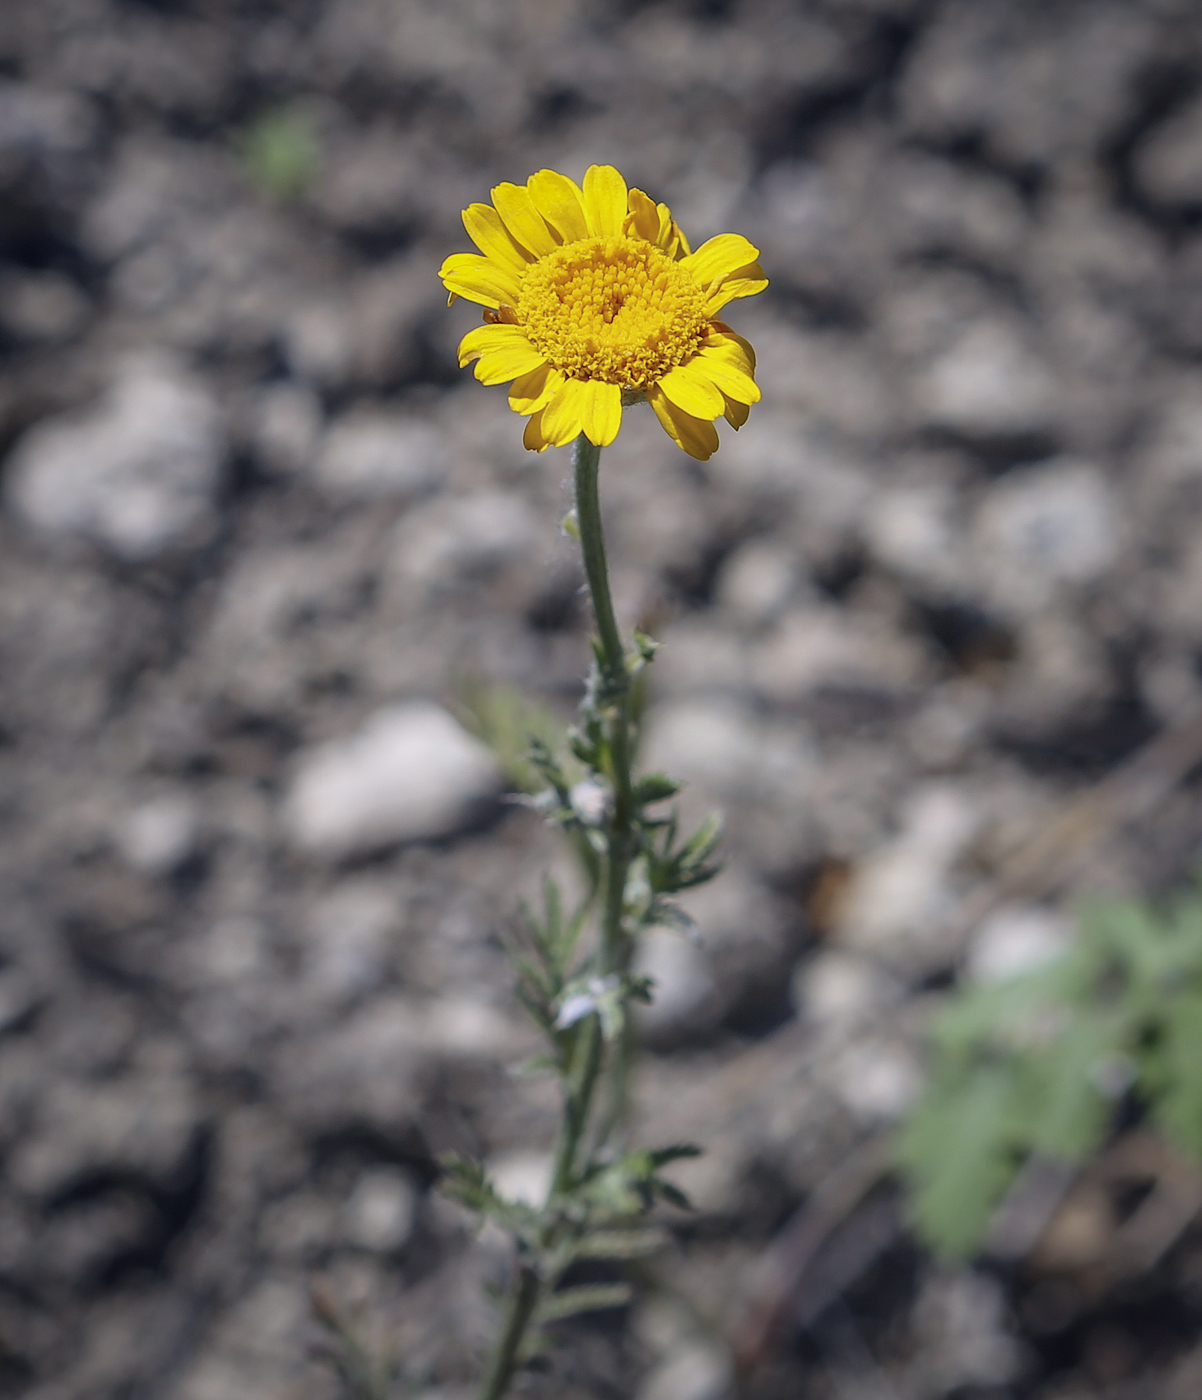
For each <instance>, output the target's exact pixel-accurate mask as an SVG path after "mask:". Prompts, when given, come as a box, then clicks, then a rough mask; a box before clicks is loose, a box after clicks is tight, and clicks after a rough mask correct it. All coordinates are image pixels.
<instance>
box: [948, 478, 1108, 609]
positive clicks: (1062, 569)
mask: <svg viewBox="0 0 1202 1400" xmlns="http://www.w3.org/2000/svg"><path fill="white" fill-rule="evenodd" d="M973 535H974V537H975V538H974V540H973V543H974V546H975V548H974V550H973V554H972V557H973V558H974V559H975V560H976V561H977V567H978V569H979V570H980V572H981V574H982V575H983V577H984V582H985V588H986V592H987V595H988V601H989V602H991V603H993V604H994V605H995V606H997V607H1000V608H1001V609H1003V610H1004V611H1006V612H1010V613H1023V612H1029V611H1031V610H1033V609H1037V608H1040V607H1043V606H1044V605H1046V603H1047V602H1048V601H1049V599H1050V598H1051V597H1052V596H1053V594H1054V593H1055V592H1056V591H1057V590H1058V589H1059V588H1062V587H1064V586H1066V585H1073V584H1084V583H1088V582H1090V581H1091V580H1092V579H1095V578H1097V577H1099V575H1101V574H1102V573H1104V572H1105V570H1106V569H1107V568H1108V567H1109V566H1110V565H1111V564H1112V563H1113V562H1114V560H1115V558H1116V557H1117V555H1118V553H1119V551H1120V548H1121V546H1122V530H1121V525H1120V516H1119V507H1118V502H1117V501H1116V500H1115V497H1114V494H1113V492H1112V491H1111V489H1110V487H1109V485H1108V484H1107V482H1106V479H1105V477H1103V475H1102V473H1101V471H1100V470H1099V469H1098V468H1097V467H1095V466H1093V465H1092V464H1091V463H1088V462H1082V461H1077V460H1075V459H1071V458H1054V459H1053V460H1051V461H1049V462H1046V463H1043V464H1041V465H1040V466H1038V467H1033V468H1028V469H1027V470H1024V471H1016V472H1013V473H1011V474H1010V475H1008V476H1006V477H1004V478H1003V479H1002V480H1001V481H999V482H998V483H997V485H996V486H994V487H993V489H992V490H991V491H990V493H989V495H988V496H987V497H986V498H985V500H984V502H983V503H982V505H981V508H980V510H979V512H978V514H977V518H976V521H975V523H974V528H973Z"/></svg>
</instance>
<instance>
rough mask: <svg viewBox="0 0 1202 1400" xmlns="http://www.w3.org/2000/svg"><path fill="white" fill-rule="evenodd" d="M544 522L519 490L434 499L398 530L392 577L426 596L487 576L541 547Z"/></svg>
mask: <svg viewBox="0 0 1202 1400" xmlns="http://www.w3.org/2000/svg"><path fill="white" fill-rule="evenodd" d="M545 534H546V531H545V528H544V526H543V524H542V523H541V522H540V521H539V520H538V519H537V518H536V517H535V515H534V512H533V511H532V510H531V509H530V507H529V506H528V505H527V504H526V502H525V501H524V500H523V499H522V498H521V497H520V496H517V495H515V494H514V493H513V492H508V491H493V490H487V491H477V492H475V493H474V494H473V495H470V496H460V497H453V498H446V499H440V500H434V501H429V502H427V503H425V504H423V505H420V506H418V507H416V508H415V509H414V510H411V511H408V512H407V513H406V514H405V516H404V517H403V518H402V520H401V522H400V524H399V525H398V526H397V531H396V535H395V536H394V541H393V547H392V551H391V555H390V559H389V576H390V578H391V580H392V581H393V583H394V585H396V586H399V588H400V590H401V591H402V592H403V593H405V592H408V593H417V594H418V596H423V595H425V594H427V593H431V592H436V591H437V590H439V589H443V588H453V587H454V586H455V585H456V584H459V583H460V582H462V581H463V580H464V579H466V578H470V579H473V580H479V579H483V578H487V577H488V576H489V575H490V574H492V573H494V572H495V571H496V570H498V569H500V568H502V567H503V566H504V565H506V564H510V563H513V562H515V561H517V560H520V559H522V558H524V557H527V556H528V555H529V554H530V552H531V551H532V550H534V549H537V548H539V547H540V543H541V542H542V540H543V539H544V537H545Z"/></svg>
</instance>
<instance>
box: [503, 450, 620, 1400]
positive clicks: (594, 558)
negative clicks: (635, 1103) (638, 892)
mask: <svg viewBox="0 0 1202 1400" xmlns="http://www.w3.org/2000/svg"><path fill="white" fill-rule="evenodd" d="M572 460H573V467H574V471H575V484H576V520H577V525H578V528H579V531H580V547H581V552H582V554H583V556H584V572H585V575H586V576H587V578H588V586H589V594H590V595H591V597H592V601H593V616H594V617H595V619H596V622H597V639H598V642H599V643H600V647H599V657H598V672H599V674H598V677H597V694H596V697H595V704H596V707H597V710H598V711H599V712H600V713H601V714H602V715H603V716H604V723H605V728H606V740H607V743H608V746H609V757H610V766H611V769H612V772H611V777H612V780H613V809H612V811H611V813H610V817H609V821H608V823H607V829H606V860H605V880H604V898H603V902H602V909H601V928H600V945H601V956H600V972H601V975H602V976H607V975H609V974H610V973H613V972H618V973H624V972H626V971H627V970H628V969H629V966H630V959H631V955H632V953H633V947H632V945H631V940H630V938H629V937H628V936H627V933H626V930H625V929H624V928H623V925H622V914H623V901H624V899H625V894H626V880H627V876H628V875H629V873H630V862H631V858H632V856H633V853H634V796H633V788H634V784H633V779H632V776H631V771H630V765H631V744H630V717H631V716H630V674H629V672H628V670H627V667H626V653H625V651H624V650H623V647H622V638H621V634H620V633H619V631H618V621H617V617H616V615H615V613H614V604H613V595H612V594H611V593H610V588H609V565H608V563H607V561H606V557H605V536H604V534H603V532H602V529H601V499H600V493H599V490H598V482H597V476H598V466H599V464H600V461H601V449H600V448H599V447H594V446H593V444H592V443H591V442H589V440H588V439H587V438H586V437H584V436H581V437H578V438H577V439H576V444H575V449H574V452H573V459H572ZM581 1034H582V1039H583V1044H582V1046H581V1058H580V1061H579V1068H578V1070H577V1072H576V1073H575V1074H574V1075H573V1082H572V1083H570V1084H569V1085H568V1086H567V1092H566V1094H565V1098H564V1114H563V1124H562V1126H561V1128H560V1132H559V1140H558V1142H557V1143H556V1145H555V1162H554V1168H553V1170H552V1175H551V1186H550V1189H549V1191H548V1195H547V1206H548V1208H550V1207H551V1205H552V1202H553V1201H554V1199H555V1197H556V1196H559V1195H563V1194H567V1193H568V1192H570V1191H571V1190H572V1188H573V1186H574V1184H575V1181H576V1163H577V1158H578V1157H579V1156H580V1149H581V1144H582V1143H583V1141H584V1138H585V1134H586V1133H587V1132H588V1131H589V1127H590V1123H591V1122H592V1119H593V1116H594V1115H593V1100H594V1098H595V1097H596V1090H597V1083H598V1080H599V1079H600V1076H601V1070H602V1068H603V1066H604V1062H605V1043H604V1040H603V1038H602V1035H601V1027H600V1025H599V1023H598V1020H597V1017H595V1016H590V1017H588V1018H587V1020H586V1021H585V1022H584V1024H583V1025H582V1027H581ZM618 1059H619V1064H618V1068H619V1070H620V1069H621V1067H622V1066H623V1065H624V1063H625V1056H624V1055H619V1057H618ZM612 1097H613V1099H614V1102H613V1104H612V1105H611V1106H610V1113H609V1118H610V1119H611V1120H612V1119H613V1116H614V1110H615V1108H618V1106H619V1105H620V1104H621V1103H622V1102H623V1101H624V1089H623V1086H622V1085H621V1084H620V1083H619V1084H618V1085H617V1086H615V1090H614V1094H613V1096H612ZM548 1215H550V1209H548ZM550 1242H551V1241H550V1239H549V1238H548V1239H546V1240H544V1243H546V1244H549V1243H550ZM546 1286H547V1285H546V1283H545V1281H544V1280H543V1279H542V1278H540V1276H539V1274H538V1273H537V1271H536V1270H534V1269H533V1268H531V1267H530V1266H529V1265H523V1267H522V1270H521V1276H520V1278H519V1281H518V1286H517V1290H516V1291H515V1293H514V1295H513V1298H512V1300H511V1302H510V1307H509V1313H508V1315H507V1317H506V1320H505V1327H504V1330H503V1332H502V1334H501V1339H500V1341H499V1342H498V1344H497V1349H496V1352H495V1354H494V1356H493V1361H492V1365H491V1367H490V1369H489V1374H488V1378H487V1380H486V1381H485V1384H484V1387H483V1388H482V1390H481V1392H480V1400H502V1397H503V1396H504V1395H505V1394H506V1392H507V1391H508V1389H509V1385H510V1383H511V1381H512V1380H513V1374H514V1371H515V1370H516V1369H517V1364H518V1358H519V1356H520V1354H521V1347H522V1342H523V1340H524V1338H525V1335H526V1332H527V1329H528V1328H529V1326H530V1324H531V1321H532V1320H533V1318H534V1315H535V1313H536V1311H537V1308H538V1304H539V1302H540V1300H541V1298H542V1293H543V1289H544V1287H546Z"/></svg>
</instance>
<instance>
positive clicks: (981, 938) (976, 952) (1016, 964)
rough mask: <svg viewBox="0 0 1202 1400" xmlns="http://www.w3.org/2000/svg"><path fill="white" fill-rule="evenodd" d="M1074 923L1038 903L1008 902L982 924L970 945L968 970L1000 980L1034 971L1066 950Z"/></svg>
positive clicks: (977, 978)
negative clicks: (1009, 903)
mask: <svg viewBox="0 0 1202 1400" xmlns="http://www.w3.org/2000/svg"><path fill="white" fill-rule="evenodd" d="M1072 937H1073V923H1072V920H1071V919H1068V918H1066V917H1065V916H1064V915H1063V914H1059V913H1057V912H1055V911H1054V910H1052V909H1048V908H1045V907H1043V906H1041V905H1037V904H1023V905H1008V906H1006V907H1005V908H1002V909H998V910H996V911H995V912H994V913H993V914H991V915H990V916H989V918H988V919H986V920H985V922H984V923H983V924H982V925H981V927H980V928H979V929H978V930H977V933H976V935H975V936H974V938H973V940H972V943H971V945H970V946H969V949H968V958H967V965H966V971H967V973H968V976H969V977H970V978H971V979H972V980H973V981H976V982H1000V981H1004V980H1005V979H1006V978H1008V977H1017V976H1019V975H1020V974H1021V973H1024V972H1033V971H1034V970H1035V969H1036V968H1039V967H1044V966H1046V965H1047V964H1048V963H1049V962H1052V961H1053V960H1054V959H1056V958H1058V957H1059V956H1060V955H1061V954H1062V953H1064V952H1066V951H1067V950H1068V949H1069V947H1070V946H1071V944H1072Z"/></svg>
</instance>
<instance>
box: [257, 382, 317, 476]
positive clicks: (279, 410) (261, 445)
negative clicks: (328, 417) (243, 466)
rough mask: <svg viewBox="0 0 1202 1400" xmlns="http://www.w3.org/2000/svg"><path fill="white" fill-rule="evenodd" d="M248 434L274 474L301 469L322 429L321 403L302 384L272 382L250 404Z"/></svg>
mask: <svg viewBox="0 0 1202 1400" xmlns="http://www.w3.org/2000/svg"><path fill="white" fill-rule="evenodd" d="M249 417H250V422H249V424H248V427H249V436H250V440H251V444H252V446H253V447H254V450H255V454H256V456H257V457H258V459H259V462H260V464H261V465H262V466H263V467H264V468H265V469H266V470H267V471H268V472H270V473H272V474H273V475H280V476H283V475H289V474H291V473H292V472H295V471H298V470H299V469H300V468H301V467H303V466H304V465H305V464H306V463H307V462H308V461H309V460H310V458H311V457H312V455H313V450H314V447H315V445H316V443H317V439H318V436H319V434H320V432H321V404H320V402H319V401H318V398H317V395H316V394H315V393H314V392H313V391H312V390H311V389H308V388H305V387H304V386H303V385H300V384H293V383H283V384H273V385H271V386H270V387H269V388H267V389H264V390H262V391H261V392H260V393H259V394H257V395H256V396H255V399H254V401H253V402H252V404H251V405H250V414H249Z"/></svg>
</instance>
